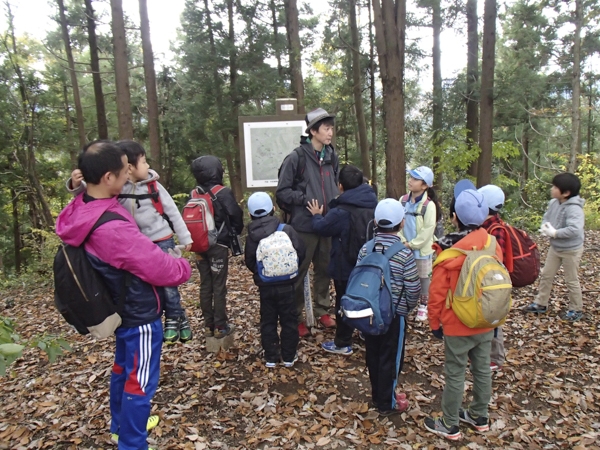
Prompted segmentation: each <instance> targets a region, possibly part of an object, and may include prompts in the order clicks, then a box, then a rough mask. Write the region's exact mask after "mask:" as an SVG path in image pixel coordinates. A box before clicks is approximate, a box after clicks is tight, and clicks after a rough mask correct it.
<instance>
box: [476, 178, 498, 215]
mask: <svg viewBox="0 0 600 450" xmlns="http://www.w3.org/2000/svg"><path fill="white" fill-rule="evenodd" d="M477 192H479V193H481V195H483V198H485V201H486V203H487V206H488V208H489V209H491V210H492V211H499V210H500V208H502V206H504V192H503V191H502V189H500V188H499V187H498V186H496V185H494V184H488V185H486V186H483V187H480V188H479V189H477Z"/></svg>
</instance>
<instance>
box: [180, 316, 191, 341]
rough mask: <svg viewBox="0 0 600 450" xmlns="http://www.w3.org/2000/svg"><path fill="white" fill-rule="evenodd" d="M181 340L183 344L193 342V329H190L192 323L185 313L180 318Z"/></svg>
mask: <svg viewBox="0 0 600 450" xmlns="http://www.w3.org/2000/svg"><path fill="white" fill-rule="evenodd" d="M179 340H180V341H181V342H188V341H191V340H192V329H191V328H190V322H189V320H188V318H187V316H186V315H185V313H184V314H183V316H181V317H180V318H179Z"/></svg>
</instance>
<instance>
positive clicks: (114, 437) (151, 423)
mask: <svg viewBox="0 0 600 450" xmlns="http://www.w3.org/2000/svg"><path fill="white" fill-rule="evenodd" d="M158 422H160V417H159V416H157V415H152V416H150V417H148V422H146V431H150V430H151V429H152V428H156V426H157V425H158ZM110 440H111V441H112V442H114V443H115V444H118V443H119V435H118V434H117V433H111V434H110ZM148 450H150V449H148Z"/></svg>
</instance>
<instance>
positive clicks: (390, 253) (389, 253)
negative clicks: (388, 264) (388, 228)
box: [383, 241, 406, 261]
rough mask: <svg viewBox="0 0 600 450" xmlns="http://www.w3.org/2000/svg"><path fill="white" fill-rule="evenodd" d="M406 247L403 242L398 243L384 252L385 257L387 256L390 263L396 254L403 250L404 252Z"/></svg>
mask: <svg viewBox="0 0 600 450" xmlns="http://www.w3.org/2000/svg"><path fill="white" fill-rule="evenodd" d="M405 248H406V247H405V246H404V244H403V243H402V242H401V241H398V242H396V243H395V244H394V245H390V246H389V247H388V248H387V249H386V250H385V252H383V256H385V257H386V258H387V259H388V261H389V260H390V259H392V258H393V257H394V255H395V254H396V253H398V252H399V251H401V250H404V249H405Z"/></svg>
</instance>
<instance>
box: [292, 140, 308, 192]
mask: <svg viewBox="0 0 600 450" xmlns="http://www.w3.org/2000/svg"><path fill="white" fill-rule="evenodd" d="M294 152H296V155H298V167H296V176H295V177H294V181H293V185H292V188H295V187H296V186H298V184H300V183H301V182H302V180H304V170H305V169H306V154H305V153H304V150H303V149H302V147H297V148H295V149H294Z"/></svg>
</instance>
